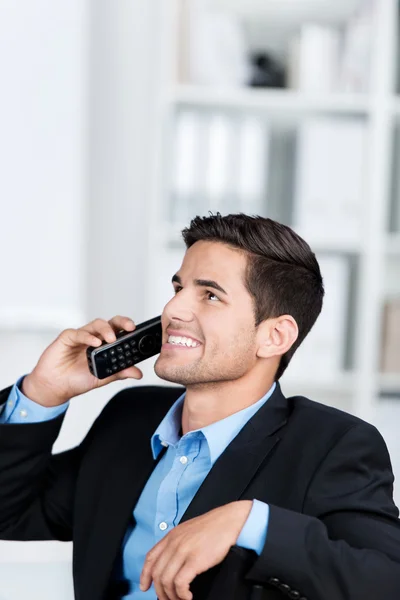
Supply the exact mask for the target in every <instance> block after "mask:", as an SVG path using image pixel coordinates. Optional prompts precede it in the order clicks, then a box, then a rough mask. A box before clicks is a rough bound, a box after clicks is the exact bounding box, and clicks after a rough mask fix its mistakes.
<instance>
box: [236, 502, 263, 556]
mask: <svg viewBox="0 0 400 600" xmlns="http://www.w3.org/2000/svg"><path fill="white" fill-rule="evenodd" d="M268 522H269V505H268V504H266V503H265V502H260V500H253V506H252V508H251V511H250V514H249V516H248V517H247V521H246V523H245V524H244V526H243V528H242V531H241V532H240V534H239V537H238V539H237V541H236V545H237V546H241V547H242V548H247V549H248V550H254V551H255V552H257V554H258V556H260V554H261V552H262V550H263V548H264V545H265V541H266V539H267V533H268Z"/></svg>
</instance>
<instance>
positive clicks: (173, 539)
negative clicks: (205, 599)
mask: <svg viewBox="0 0 400 600" xmlns="http://www.w3.org/2000/svg"><path fill="white" fill-rule="evenodd" d="M252 505H253V503H252V501H251V500H240V501H238V502H231V503H230V504H226V505H225V506H220V507H218V508H215V509H214V510H211V511H210V512H208V513H205V514H204V515H200V516H199V517H196V518H194V519H191V520H189V521H185V522H184V523H181V524H180V525H177V526H176V527H175V528H174V529H172V531H170V532H169V533H168V534H167V535H166V536H165V538H164V539H162V540H161V541H160V542H158V544H156V545H155V546H154V548H152V549H151V550H150V552H148V553H147V556H146V560H145V563H144V566H143V570H142V574H141V577H140V589H141V590H142V591H146V590H148V589H149V587H150V586H151V582H152V581H153V582H154V587H155V590H156V593H157V597H158V598H159V600H192V597H193V595H192V593H191V592H190V589H189V586H190V583H191V582H192V581H193V579H194V578H195V577H196V576H197V575H199V574H200V573H203V572H204V571H207V570H208V569H211V567H214V566H215V565H217V564H219V563H220V562H222V561H223V560H224V558H225V557H226V555H227V554H228V552H229V550H230V548H231V546H234V545H235V544H236V541H237V539H238V537H239V534H240V532H241V530H242V528H243V526H244V524H245V522H246V520H247V517H248V516H249V514H250V511H251V508H252Z"/></svg>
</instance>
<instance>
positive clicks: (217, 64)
mask: <svg viewBox="0 0 400 600" xmlns="http://www.w3.org/2000/svg"><path fill="white" fill-rule="evenodd" d="M178 8H179V21H180V27H179V29H180V31H179V38H180V39H179V44H178V57H177V60H178V73H179V76H180V78H181V81H185V82H187V83H192V84H198V85H212V86H233V87H238V86H242V85H245V84H246V83H247V81H248V80H249V77H250V64H249V61H248V49H247V45H246V41H245V37H244V33H243V26H242V23H241V21H240V19H239V18H238V17H237V16H235V15H234V14H232V13H229V12H227V11H221V10H217V9H216V8H215V7H214V6H213V4H212V2H210V1H209V0H190V2H187V1H185V0H183V1H182V0H181V2H180V3H178Z"/></svg>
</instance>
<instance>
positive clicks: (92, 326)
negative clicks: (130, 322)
mask: <svg viewBox="0 0 400 600" xmlns="http://www.w3.org/2000/svg"><path fill="white" fill-rule="evenodd" d="M81 329H82V330H84V331H88V332H89V333H91V334H93V335H95V336H99V337H100V338H101V339H103V340H105V341H106V342H108V343H109V344H110V343H112V342H115V341H116V339H117V337H116V335H115V331H114V329H113V328H112V327H111V325H110V323H109V322H108V321H105V320H104V319H95V320H94V321H92V322H91V323H88V325H85V326H84V327H81Z"/></svg>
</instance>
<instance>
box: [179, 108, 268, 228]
mask: <svg viewBox="0 0 400 600" xmlns="http://www.w3.org/2000/svg"><path fill="white" fill-rule="evenodd" d="M173 137H174V140H175V143H174V148H175V150H174V157H173V177H172V181H171V184H170V185H171V190H170V203H171V207H170V211H169V213H170V219H171V221H172V222H175V223H176V222H179V223H182V222H186V221H189V220H190V219H191V218H192V217H193V216H194V215H195V214H199V213H200V214H206V213H207V212H208V211H212V212H214V213H215V212H217V211H219V212H221V213H222V214H227V213H230V212H244V213H247V214H260V213H263V212H265V207H264V199H265V196H266V188H267V180H268V159H269V129H268V125H267V124H266V123H265V122H264V120H263V119H262V118H261V117H257V116H251V115H248V116H237V115H227V114H224V113H203V112H196V111H195V110H193V111H191V110H184V111H182V112H181V113H178V115H177V118H176V124H175V129H174V136H173Z"/></svg>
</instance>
